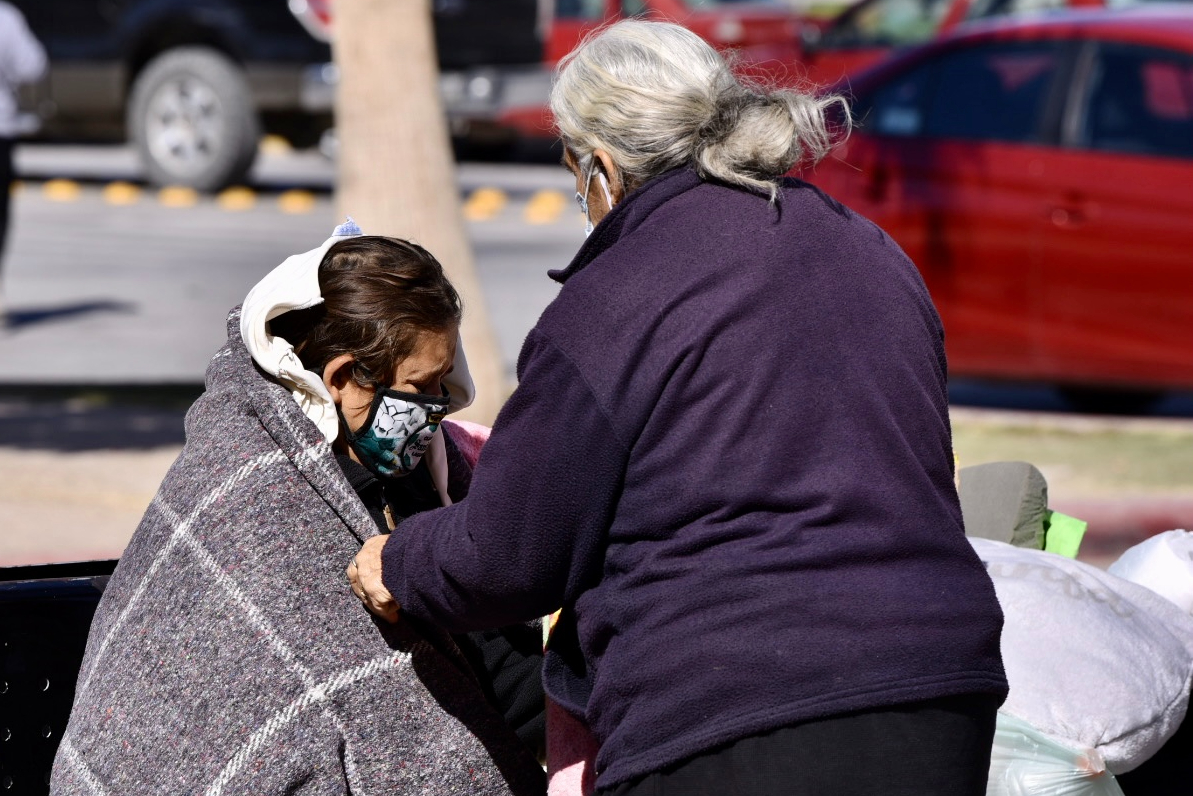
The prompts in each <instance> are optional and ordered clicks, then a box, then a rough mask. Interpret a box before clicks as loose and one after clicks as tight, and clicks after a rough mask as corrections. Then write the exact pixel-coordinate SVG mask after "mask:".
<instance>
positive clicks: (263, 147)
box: [257, 135, 294, 155]
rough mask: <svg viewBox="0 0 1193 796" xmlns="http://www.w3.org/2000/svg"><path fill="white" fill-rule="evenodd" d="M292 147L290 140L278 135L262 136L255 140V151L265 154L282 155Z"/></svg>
mask: <svg viewBox="0 0 1193 796" xmlns="http://www.w3.org/2000/svg"><path fill="white" fill-rule="evenodd" d="M293 148H294V147H292V146H290V142H289V141H287V140H286V139H285V138H282V137H281V136H280V135H267V136H263V137H262V138H261V140H260V141H258V142H257V151H258V152H261V153H262V154H265V155H284V154H286V153H287V152H289V151H291V150H292V149H293Z"/></svg>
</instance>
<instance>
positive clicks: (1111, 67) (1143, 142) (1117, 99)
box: [1076, 45, 1193, 158]
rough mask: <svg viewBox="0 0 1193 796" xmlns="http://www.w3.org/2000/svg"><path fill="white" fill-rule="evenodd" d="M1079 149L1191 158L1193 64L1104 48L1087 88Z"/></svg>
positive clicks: (1168, 55) (1161, 54)
mask: <svg viewBox="0 0 1193 796" xmlns="http://www.w3.org/2000/svg"><path fill="white" fill-rule="evenodd" d="M1082 105H1083V106H1084V113H1083V114H1082V117H1081V123H1080V125H1079V129H1078V133H1077V140H1076V144H1077V145H1078V146H1082V147H1088V148H1090V149H1100V150H1105V151H1110V152H1128V153H1134V154H1140V155H1161V156H1169V157H1182V158H1193V58H1190V57H1189V56H1186V55H1183V54H1180V53H1173V52H1168V51H1164V50H1155V49H1149V48H1141V47H1126V46H1112V45H1106V46H1104V47H1103V48H1102V49H1101V50H1100V51H1099V55H1098V57H1097V58H1096V59H1095V61H1094V65H1093V69H1092V71H1091V72H1090V76H1089V79H1088V82H1087V84H1086V90H1085V99H1084V102H1083V103H1082Z"/></svg>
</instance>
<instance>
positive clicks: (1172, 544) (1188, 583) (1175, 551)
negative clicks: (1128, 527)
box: [1108, 530, 1193, 614]
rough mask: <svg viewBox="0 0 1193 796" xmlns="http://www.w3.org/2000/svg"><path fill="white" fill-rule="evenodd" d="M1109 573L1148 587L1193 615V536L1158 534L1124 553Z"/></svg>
mask: <svg viewBox="0 0 1193 796" xmlns="http://www.w3.org/2000/svg"><path fill="white" fill-rule="evenodd" d="M1108 571H1109V572H1110V574H1112V575H1117V576H1118V577H1120V578H1123V579H1124V580H1129V581H1131V582H1132V583H1138V584H1139V585H1140V586H1146V587H1147V588H1149V589H1151V590H1152V591H1154V592H1155V593H1156V594H1159V595H1160V596H1161V597H1167V598H1168V599H1169V600H1172V601H1173V602H1174V603H1176V604H1177V606H1178V607H1179V608H1180V609H1181V610H1183V611H1184V612H1185V613H1187V614H1193V533H1189V532H1188V531H1183V530H1176V531H1165V532H1164V533H1158V534H1156V535H1155V536H1153V537H1151V538H1149V539H1145V540H1144V541H1142V542H1140V543H1139V544H1137V545H1135V546H1134V547H1132V548H1130V549H1129V550H1127V551H1126V552H1125V553H1123V554H1122V555H1121V556H1120V557H1119V559H1118V561H1115V562H1114V563H1113V564H1111V565H1110V567H1109V570H1108Z"/></svg>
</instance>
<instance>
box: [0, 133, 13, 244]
mask: <svg viewBox="0 0 1193 796" xmlns="http://www.w3.org/2000/svg"><path fill="white" fill-rule="evenodd" d="M13 176H14V174H13V166H12V139H9V138H3V137H0V266H3V264H4V242H5V240H6V239H7V238H8V204H9V196H10V195H11V194H12V181H13Z"/></svg>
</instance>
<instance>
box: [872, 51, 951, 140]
mask: <svg viewBox="0 0 1193 796" xmlns="http://www.w3.org/2000/svg"><path fill="white" fill-rule="evenodd" d="M935 71H936V70H935V67H934V65H933V64H926V65H923V66H921V67H920V68H918V69H913V70H912V71H910V72H907V73H905V74H903V75H901V76H900V77H898V78H896V79H895V80H893V81H891V82H890V83H887V84H886V85H885V86H883V87H881V88H879V89H878V90H877V91H875V92H873V93H872V94H870V95H869V96H868V97H861V98H859V99H858V101H857V102H855V103H854V105H853V113H854V116H855V118H856V121H855V124H856V125H857V126H858V127H859V128H861V129H864V130H867V131H868V132H872V133H874V134H875V135H890V136H899V137H907V136H918V135H923V134H924V119H925V117H926V116H927V111H928V102H929V99H930V91H931V88H932V77H933V75H934V74H935Z"/></svg>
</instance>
